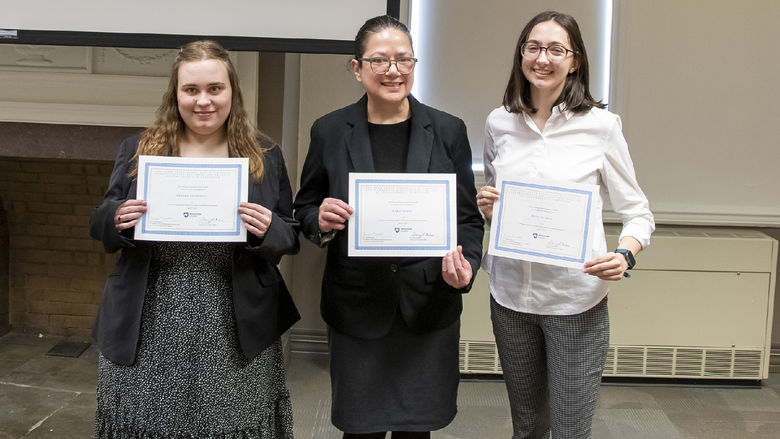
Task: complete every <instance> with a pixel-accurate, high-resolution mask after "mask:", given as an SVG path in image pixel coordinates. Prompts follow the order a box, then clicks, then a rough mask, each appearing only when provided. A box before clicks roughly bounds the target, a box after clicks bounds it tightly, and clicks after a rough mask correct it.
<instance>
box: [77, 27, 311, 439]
mask: <svg viewBox="0 0 780 439" xmlns="http://www.w3.org/2000/svg"><path fill="white" fill-rule="evenodd" d="M140 155H157V156H170V157H200V158H204V157H205V158H208V157H214V158H219V157H247V158H248V159H249V174H250V182H249V192H248V200H249V201H248V202H242V203H241V204H240V205H239V206H237V210H238V213H239V216H240V218H241V221H242V223H243V225H244V227H246V229H247V232H248V233H247V240H246V242H242V243H204V242H151V241H141V240H135V239H133V230H134V227H135V226H136V225H137V224H138V222H139V220H140V219H141V217H142V216H143V214H144V213H145V212H146V209H147V206H146V201H144V200H138V199H135V198H136V175H137V171H138V170H137V166H138V156H140ZM90 233H91V235H92V237H93V238H95V239H97V240H100V241H102V243H103V246H104V247H105V249H106V251H107V252H109V253H113V252H116V251H120V250H121V252H122V253H121V257H120V258H119V261H118V263H117V266H116V269H115V270H114V272H113V273H112V274H111V276H109V278H108V281H107V282H106V286H105V290H104V293H103V301H102V304H101V306H100V310H99V311H98V316H97V320H96V322H95V325H94V328H93V337H94V338H95V340H96V342H97V345H98V346H99V348H100V359H99V369H98V390H97V413H96V420H95V437H96V438H131V437H132V438H185V437H186V438H205V437H209V438H290V437H292V409H291V406H290V397H289V393H288V391H287V388H286V386H285V377H284V368H283V365H282V352H281V345H280V342H279V337H280V335H281V334H282V333H283V332H284V331H285V330H287V329H288V328H289V327H290V326H292V324H293V323H294V322H295V321H296V320H298V318H299V315H298V312H297V310H296V308H295V305H294V304H293V303H292V300H291V298H290V295H289V293H288V291H287V288H286V287H285V284H284V282H283V280H282V278H281V275H280V274H279V270H278V268H277V264H278V263H279V260H280V258H281V257H282V255H284V254H294V253H296V252H297V251H298V247H299V242H298V238H297V234H298V225H297V222H296V221H295V220H294V219H292V193H291V189H290V183H289V180H288V177H287V171H286V168H285V164H284V160H283V158H282V154H281V151H280V149H279V147H278V146H277V145H275V144H274V143H273V142H272V141H271V140H270V139H269V138H267V137H266V136H264V135H262V134H261V133H259V132H258V131H257V129H256V128H254V125H253V124H252V123H251V122H250V121H249V119H248V117H247V114H246V111H245V110H244V104H243V99H242V95H241V90H240V88H239V83H238V75H237V73H236V70H235V68H234V66H233V63H232V62H231V61H230V58H229V56H228V52H227V50H225V49H224V48H223V47H222V46H220V45H219V44H218V43H216V42H213V41H196V42H193V43H189V44H186V45H184V46H183V47H182V48H181V49H180V50H179V53H178V55H177V57H176V61H175V63H174V65H173V68H172V70H171V77H170V83H169V86H168V90H167V91H166V93H165V95H164V96H163V102H162V104H161V105H160V107H159V108H158V110H157V113H156V120H155V122H154V123H153V124H152V125H151V126H150V127H149V128H147V129H146V130H145V131H144V132H143V133H141V134H139V135H135V136H132V137H130V138H127V139H125V140H124V141H123V142H122V144H121V145H120V147H119V152H118V154H117V158H116V162H115V164H114V171H113V173H112V174H111V179H110V181H109V185H108V190H107V191H106V195H105V198H104V200H103V203H102V204H101V205H100V206H99V207H98V208H97V209H96V210H95V212H94V213H93V215H92V218H91V221H90Z"/></svg>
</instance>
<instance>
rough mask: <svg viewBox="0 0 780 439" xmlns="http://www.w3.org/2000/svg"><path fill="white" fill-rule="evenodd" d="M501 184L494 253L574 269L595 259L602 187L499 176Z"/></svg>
mask: <svg viewBox="0 0 780 439" xmlns="http://www.w3.org/2000/svg"><path fill="white" fill-rule="evenodd" d="M496 188H497V189H498V190H499V192H500V193H501V196H500V199H499V200H498V201H496V203H495V204H494V205H493V221H492V226H491V228H490V245H489V247H488V253H489V254H491V255H495V256H503V257H507V258H512V259H521V260H525V261H531V262H540V263H543V264H551V265H557V266H561V267H571V268H582V266H583V264H584V263H585V261H587V260H589V259H590V257H591V248H592V245H591V241H592V235H593V233H592V231H591V228H592V226H593V219H594V212H593V209H594V206H595V205H596V204H597V203H595V202H594V200H595V197H597V196H598V193H599V192H598V191H599V187H598V186H596V185H589V184H578V183H569V182H557V181H556V182H553V181H548V180H538V179H522V180H509V179H503V178H499V179H498V181H497V183H496Z"/></svg>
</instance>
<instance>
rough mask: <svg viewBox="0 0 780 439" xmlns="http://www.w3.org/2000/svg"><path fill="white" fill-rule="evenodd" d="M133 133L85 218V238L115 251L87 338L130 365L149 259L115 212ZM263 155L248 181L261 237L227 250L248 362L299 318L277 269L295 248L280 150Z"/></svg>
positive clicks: (124, 189) (130, 193)
mask: <svg viewBox="0 0 780 439" xmlns="http://www.w3.org/2000/svg"><path fill="white" fill-rule="evenodd" d="M139 139H140V135H135V136H132V137H128V138H127V139H125V140H124V141H123V142H122V144H121V145H120V146H119V152H118V153H117V157H116V161H115V163H114V171H113V172H112V173H111V179H110V180H109V183H108V190H107V191H106V195H105V198H104V199H103V203H102V204H101V205H100V206H98V207H97V208H96V209H95V211H94V212H93V213H92V218H91V219H90V235H92V237H93V238H95V239H97V240H99V241H102V242H103V247H104V248H105V249H106V251H107V252H109V253H114V252H116V251H117V250H122V254H121V256H120V257H119V261H118V262H117V264H116V267H115V268H114V271H113V273H111V275H110V276H109V277H108V280H107V281H106V286H105V289H104V291H103V301H102V303H101V305H100V309H99V310H98V315H97V318H96V320H95V325H94V326H93V328H92V337H93V338H94V339H95V341H96V342H97V345H98V347H99V348H100V351H101V353H102V354H103V356H105V357H106V358H108V359H109V360H111V361H112V362H114V363H118V364H123V365H130V364H132V363H133V362H135V356H136V348H137V346H138V334H139V329H140V325H141V311H142V309H143V304H144V294H145V292H146V281H147V278H148V274H149V265H150V262H151V259H152V247H151V244H150V243H149V242H145V241H135V240H133V239H132V236H133V229H129V230H128V231H125V232H124V233H122V234H120V233H119V231H117V229H116V227H115V226H114V214H115V212H116V210H117V208H118V207H119V205H120V204H122V203H123V202H124V201H125V200H127V199H129V198H135V193H136V181H135V178H132V179H131V178H130V177H128V172H129V171H130V170H131V169H132V166H133V165H134V163H135V162H134V161H133V162H131V160H132V158H133V156H134V155H135V151H136V148H137V147H138V140H139ZM262 146H263V147H264V148H270V149H269V150H268V151H267V152H266V153H265V156H264V162H263V163H264V166H265V173H264V175H263V179H262V182H258V181H255V180H253V179H250V180H249V194H248V199H249V201H250V202H253V203H257V204H260V205H262V206H264V207H266V208H268V209H270V210H271V211H273V219H272V220H271V226H270V227H269V229H268V231H267V233H266V235H265V237H264V238H263V239H259V238H257V237H256V236H254V235H252V234H251V233H248V234H247V235H248V238H247V242H246V244H236V245H235V246H234V247H233V252H232V253H233V268H232V276H233V312H234V315H235V318H236V326H237V330H238V341H239V344H240V346H241V352H242V353H243V355H244V356H245V357H246V358H247V359H252V358H254V357H255V356H256V355H257V354H259V353H260V352H262V351H263V350H264V349H265V348H266V347H268V346H269V345H270V344H271V343H273V342H274V341H275V340H276V339H277V338H278V337H279V336H280V335H281V334H283V333H284V331H286V330H287V329H288V328H289V327H290V326H292V325H293V323H295V322H296V321H298V319H300V315H299V314H298V310H297V309H296V308H295V305H294V304H293V302H292V298H291V297H290V294H289V292H288V291H287V287H286V286H285V284H284V281H283V280H282V277H281V275H280V273H279V270H278V269H277V267H276V264H278V263H279V260H280V259H281V257H282V255H284V254H295V253H297V252H298V249H299V245H300V243H299V241H298V236H297V235H298V223H297V221H295V220H294V219H293V218H292V191H291V190H290V181H289V179H288V177H287V170H286V168H285V165H284V159H283V157H282V153H281V150H280V149H279V147H278V146H276V145H271V144H263V145H262Z"/></svg>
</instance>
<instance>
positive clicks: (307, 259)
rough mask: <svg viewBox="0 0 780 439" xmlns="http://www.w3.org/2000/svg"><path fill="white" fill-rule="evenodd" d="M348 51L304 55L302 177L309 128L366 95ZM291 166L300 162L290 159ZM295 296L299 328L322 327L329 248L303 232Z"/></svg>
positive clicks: (300, 142)
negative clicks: (350, 64)
mask: <svg viewBox="0 0 780 439" xmlns="http://www.w3.org/2000/svg"><path fill="white" fill-rule="evenodd" d="M349 59H350V57H349V56H347V55H301V56H300V108H299V112H298V117H299V124H298V127H299V128H298V144H297V146H298V161H297V175H298V176H299V177H298V180H297V181H296V184H294V187H295V189H297V187H298V184H299V183H300V171H301V169H302V167H303V161H304V160H305V159H306V153H307V151H308V150H309V130H310V128H311V125H312V123H314V121H315V120H316V119H317V118H319V117H320V116H323V115H324V114H326V113H329V112H331V111H333V110H336V109H338V108H341V107H344V106H346V105H349V104H351V103H353V102H355V101H356V100H358V99H359V98H360V96H362V95H363V89H362V87H361V86H360V84H359V83H358V82H357V81H356V80H355V76H354V75H353V74H352V72H351V71H350V70H349V69H348V68H347V65H348V62H349ZM287 166H289V167H293V166H296V164H295V163H288V164H287ZM294 259H295V261H294V269H293V271H294V274H293V285H294V287H293V299H294V300H295V304H296V305H297V306H298V308H299V310H300V311H301V321H300V322H298V324H296V326H295V329H297V330H302V331H311V330H314V331H322V330H324V329H325V323H324V322H323V321H322V318H321V317H320V311H319V309H320V308H319V304H320V282H321V281H322V271H323V268H324V266H325V250H324V249H320V248H317V246H315V245H314V244H312V243H311V242H310V241H308V240H307V239H306V238H304V237H303V236H301V252H300V253H299V254H298V255H297V256H295V258H294Z"/></svg>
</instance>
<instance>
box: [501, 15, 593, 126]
mask: <svg viewBox="0 0 780 439" xmlns="http://www.w3.org/2000/svg"><path fill="white" fill-rule="evenodd" d="M546 21H554V22H556V23H558V24H559V25H560V26H561V27H562V28H563V29H564V30H565V31H566V33H567V34H568V35H569V42H570V43H571V46H572V47H571V49H572V50H573V51H574V52H575V53H574V54H573V56H575V57H576V60H577V62H578V66H577V69H576V70H575V71H574V72H572V73H569V75H568V76H567V77H566V83H565V84H564V85H563V91H561V94H560V96H558V99H557V100H556V101H555V103H554V104H553V106H556V105H559V104H561V103H565V104H566V109H567V110H569V111H572V112H574V113H584V112H586V111H588V110H590V109H591V108H592V107H597V108H604V107H605V105H604V104H602V103H601V101H596V100H595V99H593V97H592V96H591V95H590V89H589V88H588V55H587V52H586V51H585V44H584V43H583V42H582V35H581V34H580V27H579V26H578V25H577V21H576V20H575V19H574V17H572V16H571V15H568V14H563V13H561V12H556V11H545V12H541V13H539V14H538V15H537V16H536V17H534V18H532V19H531V21H529V22H528V24H526V25H525V28H523V32H521V33H520V38H519V39H518V40H517V46H516V47H515V58H514V61H513V64H512V72H511V74H510V75H509V84H507V86H506V91H504V108H506V110H507V111H509V112H510V113H523V112H525V113H529V114H533V113H536V111H537V110H538V109H537V108H534V106H533V102H531V83H530V82H528V79H526V77H525V75H524V74H523V55H522V53H521V49H520V48H521V46H522V45H523V43H525V42H526V41H527V40H528V35H530V34H531V30H532V29H533V28H534V26H536V25H537V24H539V23H544V22H546Z"/></svg>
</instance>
